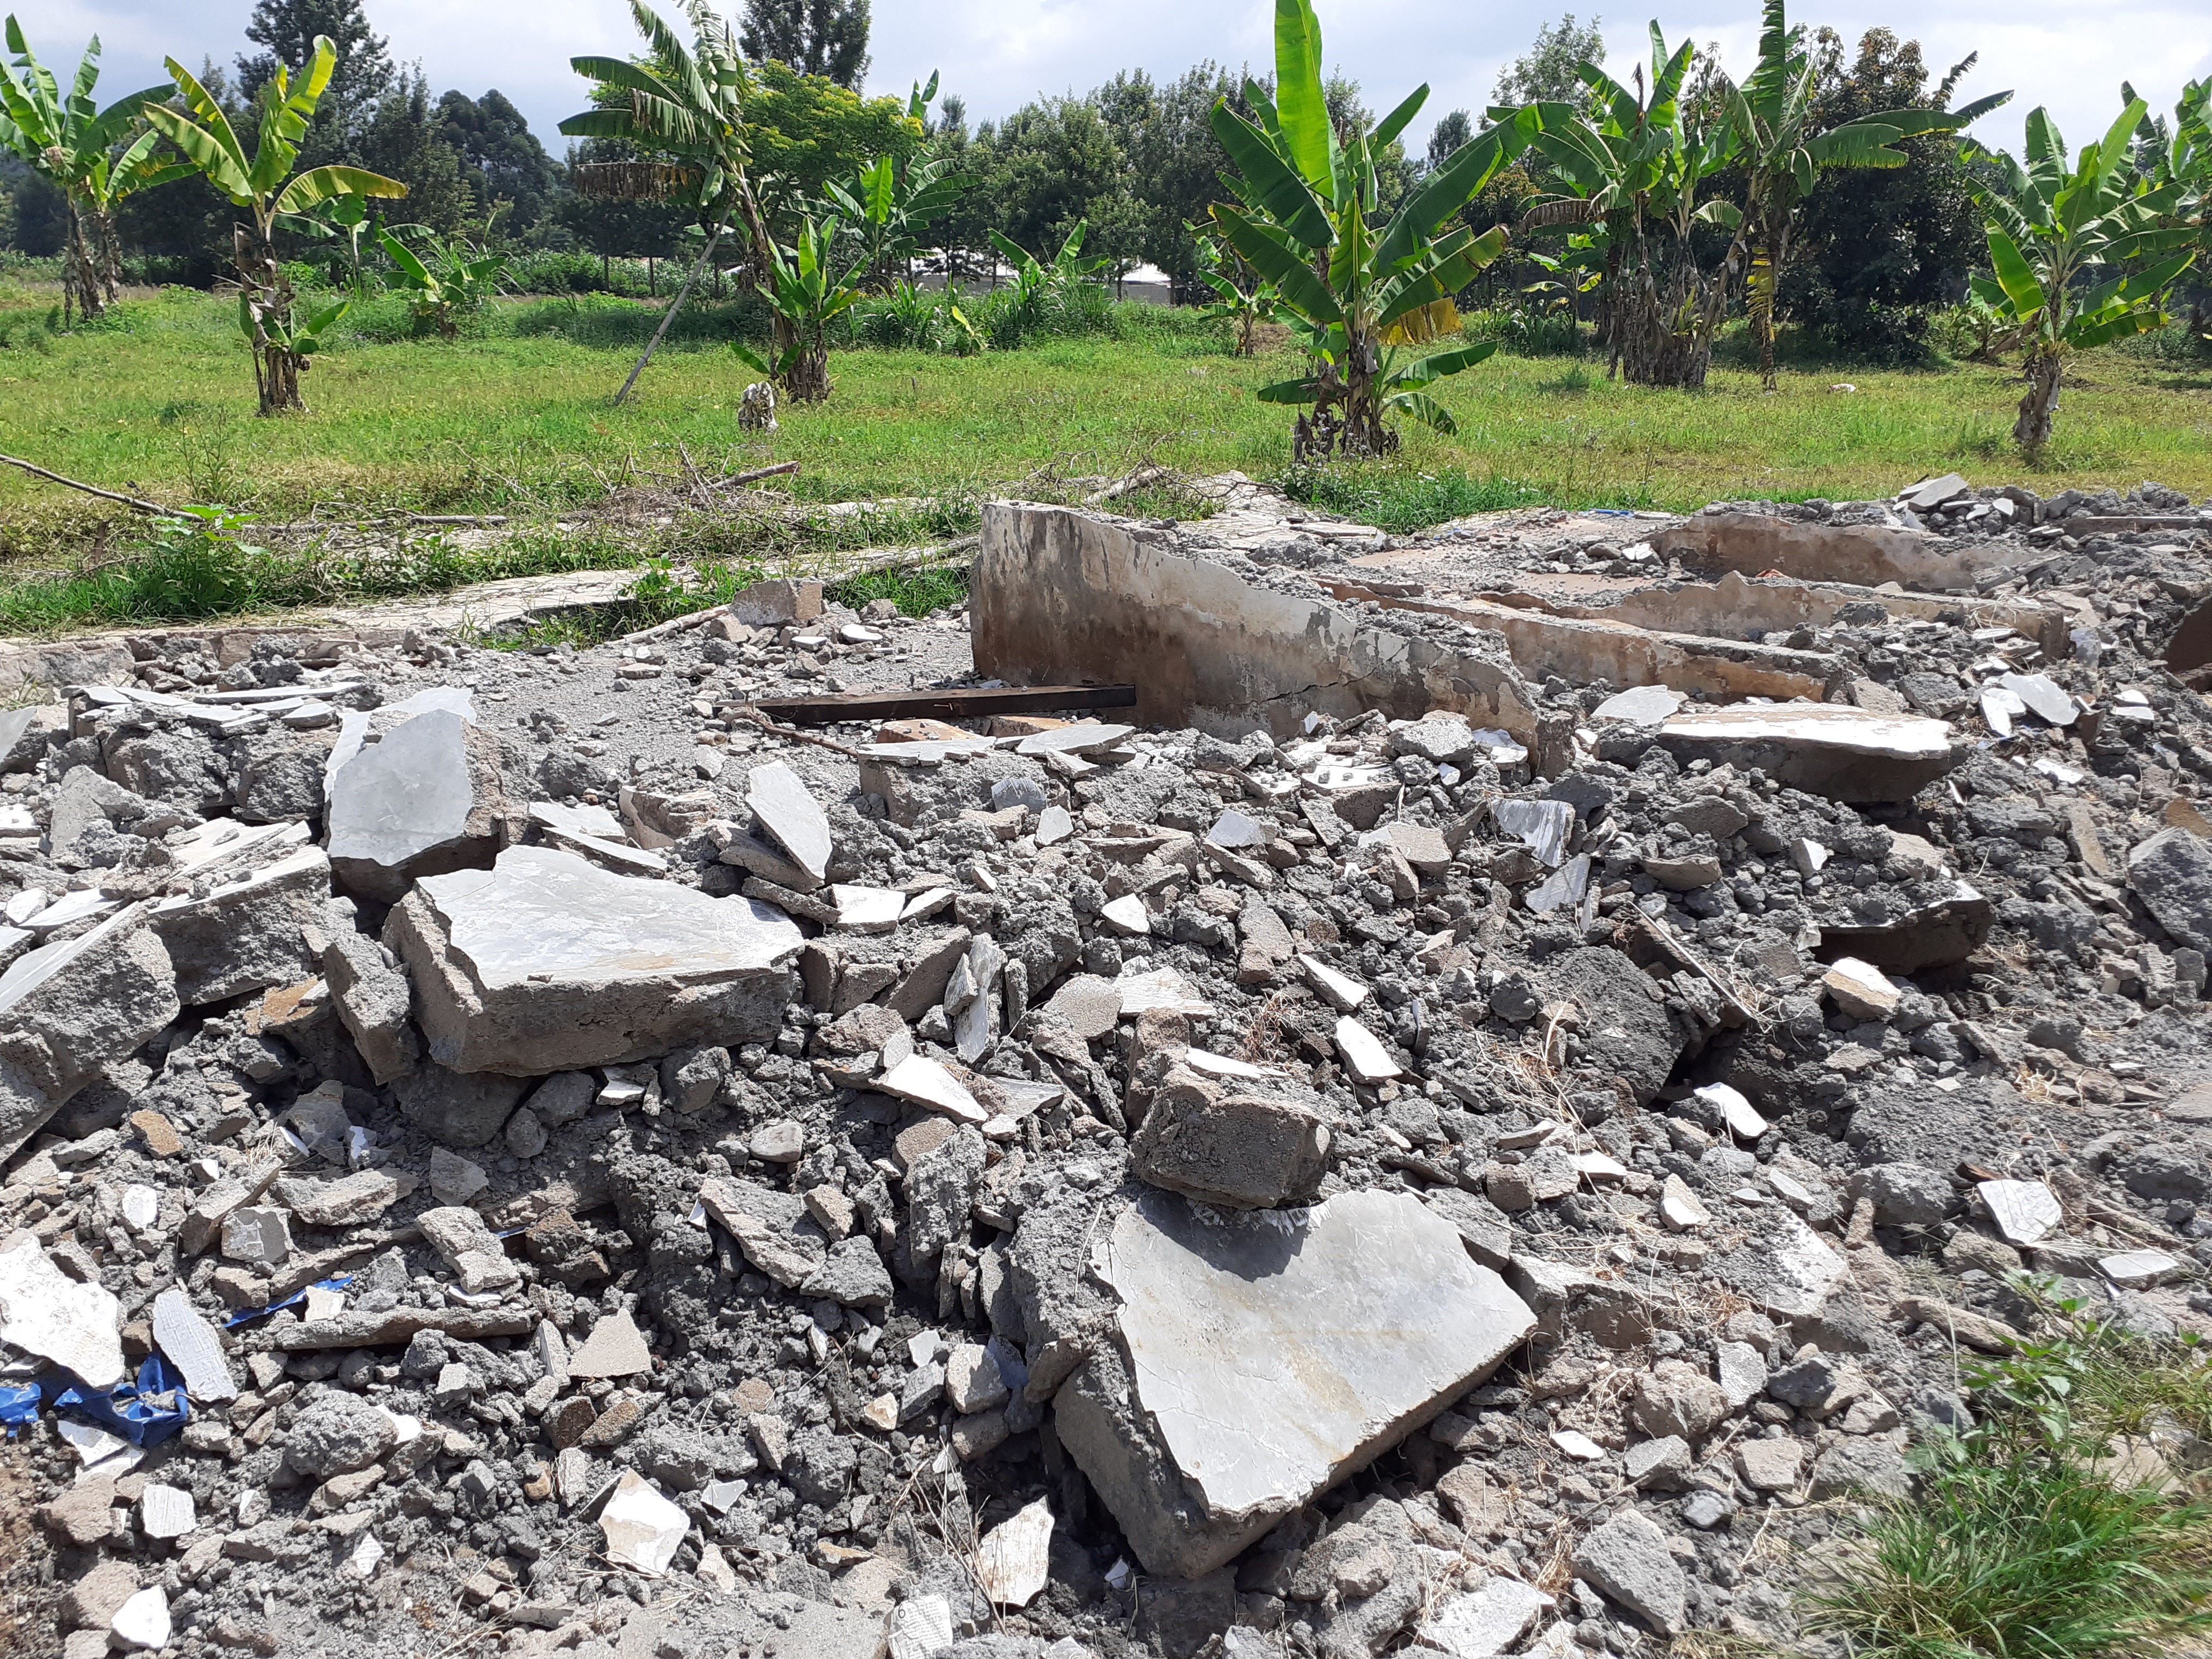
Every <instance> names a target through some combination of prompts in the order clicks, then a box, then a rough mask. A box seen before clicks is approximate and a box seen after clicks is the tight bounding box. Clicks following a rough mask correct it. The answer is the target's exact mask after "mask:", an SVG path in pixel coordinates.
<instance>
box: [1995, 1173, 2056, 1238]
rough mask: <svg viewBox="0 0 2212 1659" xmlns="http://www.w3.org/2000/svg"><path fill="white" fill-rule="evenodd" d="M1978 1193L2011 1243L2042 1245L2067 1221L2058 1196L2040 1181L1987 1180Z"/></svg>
mask: <svg viewBox="0 0 2212 1659" xmlns="http://www.w3.org/2000/svg"><path fill="white" fill-rule="evenodd" d="M1975 1191H1976V1192H1978V1193H1979V1194H1981V1199H1982V1202H1983V1203H1984V1204H1985V1205H1986V1206H1989V1212H1990V1220H1992V1221H1994V1222H1996V1227H1997V1231H1998V1232H1999V1233H2000V1234H2001V1235H2002V1236H2003V1237H2004V1239H2005V1242H2006V1243H2010V1244H2015V1245H2028V1244H2034V1243H2039V1242H2040V1241H2041V1240H2042V1239H2043V1238H2044V1237H2045V1235H2046V1234H2048V1233H2049V1232H2050V1231H2051V1229H2052V1228H2054V1227H2056V1226H2057V1225H2060V1224H2061V1223H2062V1222H2063V1221H2064V1220H2065V1219H2066V1212H2064V1211H2063V1209H2061V1208H2060V1207H2059V1203H2058V1198H2057V1194H2054V1193H2053V1192H2052V1191H2051V1188H2048V1187H2046V1186H2045V1185H2044V1183H2043V1182H2040V1181H1984V1182H1981V1183H1979V1185H1978V1186H1977V1187H1976V1188H1975Z"/></svg>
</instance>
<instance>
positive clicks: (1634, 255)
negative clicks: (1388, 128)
mask: <svg viewBox="0 0 2212 1659" xmlns="http://www.w3.org/2000/svg"><path fill="white" fill-rule="evenodd" d="M1694 58H1695V52H1694V49H1693V47H1692V44H1691V43H1690V42H1689V41H1684V42H1683V43H1682V44H1681V45H1680V46H1677V47H1675V48H1674V50H1672V51H1671V52H1670V51H1669V50H1668V46H1667V40H1666V37H1665V36H1664V35H1663V34H1662V33H1661V32H1660V29H1659V26H1658V25H1657V24H1656V23H1654V24H1652V25H1651V62H1650V81H1649V90H1648V91H1647V90H1646V80H1645V71H1644V65H1642V64H1638V65H1637V68H1636V71H1635V73H1634V75H1633V76H1632V82H1633V85H1632V86H1627V85H1623V84H1622V83H1621V82H1619V81H1617V80H1615V79H1614V78H1613V76H1610V75H1607V73H1606V72H1605V71H1604V70H1601V69H1600V68H1599V67H1598V66H1597V65H1596V64H1591V63H1583V64H1579V65H1577V70H1576V72H1577V75H1578V76H1580V77H1581V79H1582V82H1583V85H1584V86H1586V87H1588V88H1589V89H1590V94H1591V95H1590V97H1589V99H1588V100H1585V101H1584V102H1582V103H1568V102H1564V101H1561V102H1545V103H1538V104H1533V105H1530V106H1528V107H1527V108H1526V109H1524V110H1522V111H1520V112H1517V113H1518V114H1519V115H1520V116H1521V117H1522V118H1530V117H1533V118H1534V120H1535V122H1536V124H1537V131H1535V132H1534V135H1533V136H1532V137H1531V139H1530V143H1531V146H1532V147H1533V148H1534V150H1535V152H1536V154H1537V155H1539V156H1540V157H1541V158H1542V159H1543V161H1546V162H1547V164H1548V167H1549V173H1550V179H1551V182H1552V184H1553V185H1554V188H1553V189H1552V190H1551V191H1548V192H1547V193H1546V194H1544V195H1542V196H1541V197H1538V198H1537V200H1536V201H1534V203H1532V204H1530V206H1529V207H1528V210H1527V211H1526V213H1524V214H1523V215H1522V221H1521V222H1522V226H1523V228H1527V229H1529V230H1546V229H1560V228H1566V229H1581V228H1587V229H1588V230H1589V232H1590V234H1591V236H1592V239H1593V241H1594V242H1595V243H1597V244H1599V245H1601V247H1602V251H1603V274H1602V277H1601V287H1600V293H1599V305H1600V311H1599V318H1600V325H1601V333H1602V335H1603V337H1604V338H1605V340H1606V342H1607V347H1608V358H1607V368H1606V372H1607V374H1608V375H1611V374H1620V375H1622V376H1623V377H1624V378H1625V379H1626V380H1629V381H1631V382H1632V383H1635V384H1638V385H1644V386H1682V387H1692V388H1694V387H1697V386H1703V385H1704V384H1705V371H1706V369H1707V368H1708V367H1709V366H1710V364H1711V361H1712V343H1713V336H1714V334H1715V333H1716V332H1717V330H1718V329H1719V326H1720V323H1721V319H1722V318H1723V315H1724V312H1725V305H1726V300H1727V296H1728V293H1729V284H1730V283H1731V281H1732V279H1733V276H1734V274H1735V270H1736V265H1737V258H1738V254H1739V249H1738V247H1737V246H1736V244H1735V240H1734V235H1735V232H1737V231H1738V230H1739V229H1740V228H1741V223H1742V216H1741V213H1740V212H1739V211H1738V210H1737V209H1736V208H1735V205H1734V204H1732V203H1729V202H1728V201H1726V200H1723V199H1721V198H1719V197H1712V198H1710V199H1708V198H1706V197H1705V196H1704V194H1703V191H1704V187H1705V183H1706V181H1707V180H1708V179H1712V178H1713V177H1714V175H1716V174H1717V173H1720V172H1721V171H1722V170H1723V168H1724V167H1727V166H1728V165H1729V161H1731V160H1732V159H1733V157H1734V156H1735V133H1734V131H1733V130H1732V128H1731V126H1730V125H1729V123H1728V122H1727V121H1725V120H1713V119H1709V118H1705V115H1703V114H1702V113H1700V112H1698V111H1696V110H1694V109H1692V108H1690V107H1688V106H1686V101H1685V100H1684V97H1683V91H1682V88H1683V84H1684V82H1685V81H1686V78H1687V77H1688V75H1689V72H1690V68H1691V64H1692V61H1693V60H1694ZM1490 113H1491V118H1492V119H1493V120H1495V121H1501V122H1502V121H1504V120H1507V119H1510V118H1513V117H1514V116H1515V115H1516V112H1514V111H1510V110H1504V109H1493V110H1492V111H1491V112H1490ZM1707 227H1717V228H1719V229H1721V230H1723V231H1726V232H1728V233H1729V234H1730V238H1731V240H1730V242H1729V251H1728V253H1727V255H1726V256H1725V257H1724V258H1723V259H1722V260H1721V262H1720V263H1719V264H1718V265H1717V266H1716V267H1714V268H1712V269H1710V270H1709V269H1707V268H1706V266H1705V264H1704V262H1703V260H1702V258H1701V257H1700V254H1699V234H1700V232H1701V231H1703V230H1705V228H1707Z"/></svg>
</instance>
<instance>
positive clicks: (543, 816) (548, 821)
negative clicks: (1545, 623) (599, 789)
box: [530, 800, 629, 842]
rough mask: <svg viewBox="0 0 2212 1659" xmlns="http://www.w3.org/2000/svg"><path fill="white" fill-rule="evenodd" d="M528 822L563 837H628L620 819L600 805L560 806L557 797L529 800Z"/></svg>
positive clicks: (624, 838) (620, 839) (608, 838)
mask: <svg viewBox="0 0 2212 1659" xmlns="http://www.w3.org/2000/svg"><path fill="white" fill-rule="evenodd" d="M530 821H531V822H532V823H534V824H536V825H538V828H540V829H556V830H558V831H560V832H561V833H562V835H564V836H589V837H591V839H592V840H593V841H620V842H627V841H628V840H629V829H627V828H625V827H624V826H623V821H622V820H621V819H620V818H618V817H616V816H615V815H614V813H613V812H611V811H609V810H608V809H607V808H606V807H604V806H563V805H562V804H561V803H560V802H559V801H557V800H534V801H532V802H531V803H530Z"/></svg>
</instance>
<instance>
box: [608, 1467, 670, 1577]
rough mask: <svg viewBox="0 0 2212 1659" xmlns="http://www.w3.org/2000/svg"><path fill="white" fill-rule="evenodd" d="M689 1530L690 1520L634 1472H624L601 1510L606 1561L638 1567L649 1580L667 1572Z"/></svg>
mask: <svg viewBox="0 0 2212 1659" xmlns="http://www.w3.org/2000/svg"><path fill="white" fill-rule="evenodd" d="M690 1529H691V1517H690V1516H687V1515H686V1514H684V1511H683V1510H679V1509H678V1508H677V1507H676V1505H675V1504H671V1503H670V1502H669V1501H668V1500H667V1499H666V1498H663V1497H662V1496H661V1495H660V1494H659V1492H657V1491H656V1490H654V1488H653V1484H652V1482H650V1481H648V1480H646V1479H645V1478H644V1477H643V1476H641V1475H640V1474H638V1473H637V1472H636V1471H635V1470H634V1469H624V1470H623V1474H622V1479H621V1480H617V1481H616V1482H615V1489H614V1492H613V1493H612V1495H611V1496H610V1497H609V1498H608V1499H607V1502H606V1507H605V1508H604V1509H602V1510H600V1511H599V1530H600V1531H601V1532H602V1533H604V1534H606V1541H607V1559H609V1560H611V1561H615V1562H618V1563H620V1564H621V1565H623V1566H627V1567H635V1569H636V1570H637V1571H640V1572H641V1573H643V1574H644V1575H645V1576H646V1577H648V1578H658V1577H661V1576H662V1575H663V1574H664V1573H665V1572H666V1571H668V1568H669V1564H670V1563H671V1562H672V1561H674V1560H675V1559H676V1551H677V1547H678V1546H679V1545H681V1544H682V1543H683V1541H684V1534H686V1533H687V1532H689V1531H690Z"/></svg>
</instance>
